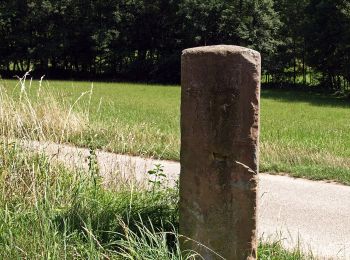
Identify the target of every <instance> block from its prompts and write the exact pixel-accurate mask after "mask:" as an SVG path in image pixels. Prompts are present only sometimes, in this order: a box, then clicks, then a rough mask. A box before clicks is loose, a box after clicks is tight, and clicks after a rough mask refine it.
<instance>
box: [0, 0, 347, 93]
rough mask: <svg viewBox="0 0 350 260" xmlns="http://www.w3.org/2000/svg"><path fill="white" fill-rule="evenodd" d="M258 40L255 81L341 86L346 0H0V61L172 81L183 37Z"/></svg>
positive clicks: (188, 40)
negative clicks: (259, 76)
mask: <svg viewBox="0 0 350 260" xmlns="http://www.w3.org/2000/svg"><path fill="white" fill-rule="evenodd" d="M213 44H234V45H242V46H246V47H249V48H253V49H255V50H258V51H260V52H261V54H262V58H263V77H264V78H263V81H265V82H268V83H270V84H275V85H293V84H316V83H317V84H318V83H321V84H320V86H323V87H326V88H330V89H337V90H342V89H348V88H349V81H350V2H349V1H348V0H297V1H296V0H275V1H273V0H1V1H0V71H1V75H2V77H11V76H13V75H15V74H21V73H23V72H25V71H28V70H29V69H31V70H32V71H33V72H32V74H34V75H38V76H40V75H46V77H49V78H66V79H67V78H75V79H78V78H81V79H105V80H137V81H154V82H163V83H164V82H166V83H174V82H179V78H180V54H181V51H182V50H183V49H185V48H188V47H194V46H201V45H213Z"/></svg>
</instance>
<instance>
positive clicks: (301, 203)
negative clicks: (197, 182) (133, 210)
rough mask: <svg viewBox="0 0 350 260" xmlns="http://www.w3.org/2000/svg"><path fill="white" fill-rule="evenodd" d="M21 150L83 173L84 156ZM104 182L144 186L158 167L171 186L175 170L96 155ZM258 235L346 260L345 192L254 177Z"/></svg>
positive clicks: (349, 220) (49, 147) (51, 148)
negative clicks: (256, 180) (117, 177)
mask: <svg viewBox="0 0 350 260" xmlns="http://www.w3.org/2000/svg"><path fill="white" fill-rule="evenodd" d="M22 145H23V146H24V147H25V148H27V149H29V150H33V151H40V152H43V153H45V154H47V155H49V156H51V157H52V158H53V159H55V160H58V161H61V162H63V163H64V164H66V165H67V166H69V167H78V168H84V169H87V168H88V159H87V158H88V156H89V150H88V149H84V148H76V147H73V146H68V145H58V144H55V143H46V142H45V143H39V142H26V143H23V144H22ZM96 156H97V161H98V164H99V168H100V172H101V174H102V175H103V176H104V179H105V180H106V181H112V180H113V177H114V176H115V175H116V174H119V175H120V174H121V175H122V176H123V177H124V178H129V177H130V173H132V175H133V178H136V179H137V180H138V181H140V182H143V181H145V180H146V179H147V178H148V176H147V175H146V174H145V173H146V172H147V171H148V170H150V169H153V168H154V165H155V164H157V163H160V164H161V165H163V166H164V172H165V173H166V174H167V175H168V176H169V185H172V184H174V183H175V181H176V180H177V179H178V175H179V172H180V164H179V163H178V162H173V161H159V160H152V159H145V158H141V157H134V156H126V155H118V154H113V153H108V152H103V151H97V152H96ZM258 233H259V236H260V237H261V238H262V239H266V240H270V241H276V240H277V239H278V240H281V239H282V241H283V244H284V245H285V246H286V247H289V248H295V247H296V246H298V245H300V246H301V248H302V250H303V251H305V252H309V251H310V250H311V251H312V253H313V254H314V255H317V256H318V257H320V258H321V259H350V186H344V185H340V184H334V183H326V182H315V181H309V180H304V179H295V178H290V177H286V176H274V175H269V174H259V189H258Z"/></svg>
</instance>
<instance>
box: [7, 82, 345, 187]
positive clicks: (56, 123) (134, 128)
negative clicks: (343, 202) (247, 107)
mask: <svg viewBox="0 0 350 260" xmlns="http://www.w3.org/2000/svg"><path fill="white" fill-rule="evenodd" d="M2 85H3V86H2V87H1V96H0V99H1V102H0V119H1V122H2V123H1V129H0V131H1V134H2V135H3V136H4V135H5V136H13V137H19V138H21V137H24V136H26V137H29V138H32V139H36V140H47V139H49V140H52V141H55V142H61V143H72V144H75V145H78V146H85V147H94V148H99V149H104V150H108V151H112V152H117V153H123V154H131V155H141V156H145V157H150V156H151V157H156V158H161V159H170V160H179V145H180V127H179V117H180V114H179V106H180V88H179V87H176V86H160V85H146V84H129V83H94V84H92V83H89V82H68V81H52V82H50V83H49V82H47V81H43V82H41V83H39V82H37V81H33V82H30V81H29V80H28V79H27V82H26V83H25V84H24V85H25V87H23V85H22V86H21V84H20V83H18V81H14V80H13V81H2ZM21 89H22V94H21ZM23 89H25V90H23ZM349 108H350V103H349V101H348V100H346V99H340V98H337V97H335V96H334V97H329V96H324V95H323V94H317V93H314V92H313V93H308V92H301V91H288V90H272V89H266V90H265V89H263V91H262V99H261V142H260V150H261V152H260V171H261V172H270V173H278V174H281V173H282V174H289V175H292V176H295V177H304V178H309V179H316V180H332V181H333V180H334V181H337V182H341V183H344V184H350V148H349V147H350V132H349V129H350V122H349V120H348V118H350V109H349Z"/></svg>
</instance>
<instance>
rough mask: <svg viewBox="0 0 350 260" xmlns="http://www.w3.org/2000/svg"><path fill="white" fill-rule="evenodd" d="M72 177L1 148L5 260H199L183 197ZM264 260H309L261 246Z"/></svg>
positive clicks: (0, 252) (1, 252)
mask: <svg viewBox="0 0 350 260" xmlns="http://www.w3.org/2000/svg"><path fill="white" fill-rule="evenodd" d="M91 171H95V168H94V167H90V169H89V172H82V171H71V170H68V169H66V168H64V167H63V166H61V165H59V164H57V163H52V162H51V160H50V158H48V157H46V156H44V155H40V154H37V155H29V154H28V153H27V152H26V151H24V150H22V149H21V148H20V147H19V146H17V144H16V143H14V142H8V140H3V141H2V142H1V143H0V189H1V192H0V259H135V260H143V259H164V260H167V259H169V260H176V259H194V255H195V252H181V251H180V249H179V237H180V236H179V235H178V207H177V204H178V203H177V202H178V190H177V188H172V189H169V188H165V187H163V186H162V185H158V184H157V185H156V187H150V188H149V189H145V188H142V187H138V186H134V185H136V184H130V183H126V182H123V181H122V180H120V182H118V184H116V185H114V186H111V187H109V189H105V188H104V187H103V186H102V184H101V183H102V182H101V180H100V179H99V177H98V175H96V174H93V173H94V172H91ZM259 259H266V260H267V259H285V260H291V259H309V257H308V256H306V255H303V254H302V253H301V252H300V251H299V250H298V248H296V250H294V251H292V252H289V251H286V250H284V249H283V248H282V247H281V244H280V243H278V242H276V243H270V244H266V243H264V244H260V246H259Z"/></svg>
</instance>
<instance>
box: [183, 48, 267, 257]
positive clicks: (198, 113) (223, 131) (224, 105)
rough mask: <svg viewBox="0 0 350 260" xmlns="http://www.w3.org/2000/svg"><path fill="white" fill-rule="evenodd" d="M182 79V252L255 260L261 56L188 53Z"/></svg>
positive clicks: (234, 51) (227, 51)
mask: <svg viewBox="0 0 350 260" xmlns="http://www.w3.org/2000/svg"><path fill="white" fill-rule="evenodd" d="M181 75H182V76H181V82H182V83H181V84H182V93H181V174H180V233H181V234H182V235H184V236H186V237H188V238H190V239H188V240H186V239H183V240H182V249H194V250H196V251H197V252H199V253H200V254H201V255H202V257H204V259H207V260H210V259H220V257H218V256H217V255H215V253H213V252H211V251H210V250H208V249H206V248H205V247H203V246H199V245H198V244H197V242H199V243H202V244H203V245H205V246H207V247H208V248H210V249H212V250H214V251H215V252H216V253H218V254H220V255H221V256H222V257H224V258H225V259H239V260H241V259H255V258H256V187H257V181H256V174H257V172H258V142H259V99H260V54H259V53H258V52H256V51H253V50H250V49H247V48H243V47H238V46H229V45H218V46H208V47H198V48H192V49H187V50H185V51H183V54H182V64H181ZM191 239H193V240H195V241H197V242H194V241H192V240H191ZM185 240H186V241H185Z"/></svg>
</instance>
